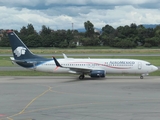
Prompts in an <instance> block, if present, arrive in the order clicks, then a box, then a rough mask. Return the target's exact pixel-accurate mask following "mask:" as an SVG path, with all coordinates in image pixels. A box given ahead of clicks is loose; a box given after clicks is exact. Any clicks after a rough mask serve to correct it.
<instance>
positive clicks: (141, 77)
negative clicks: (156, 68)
mask: <svg viewBox="0 0 160 120" xmlns="http://www.w3.org/2000/svg"><path fill="white" fill-rule="evenodd" d="M147 75H149V74H148V73H146V74H142V75H141V76H140V79H143V78H144V76H147Z"/></svg>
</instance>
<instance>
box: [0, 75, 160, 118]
mask: <svg viewBox="0 0 160 120" xmlns="http://www.w3.org/2000/svg"><path fill="white" fill-rule="evenodd" d="M159 119H160V78H159V77H158V76H145V78H144V79H139V76H106V78H105V79H91V78H86V79H84V80H78V79H77V76H41V77H30V76H28V77H24V76H9V77H2V76H1V77H0V120H159Z"/></svg>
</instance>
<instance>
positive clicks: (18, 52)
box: [7, 31, 39, 60]
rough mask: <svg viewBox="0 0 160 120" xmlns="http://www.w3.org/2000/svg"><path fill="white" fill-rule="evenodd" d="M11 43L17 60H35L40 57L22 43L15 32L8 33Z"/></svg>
mask: <svg viewBox="0 0 160 120" xmlns="http://www.w3.org/2000/svg"><path fill="white" fill-rule="evenodd" d="M7 33H8V37H9V42H10V45H11V47H12V53H13V56H14V59H15V60H22V59H34V58H39V56H37V55H34V54H33V53H32V52H31V51H30V50H29V49H28V48H27V46H26V45H25V44H24V43H23V42H22V41H21V39H20V38H19V37H18V36H17V35H16V34H15V33H14V32H13V31H8V32H7Z"/></svg>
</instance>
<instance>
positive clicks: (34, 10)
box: [0, 0, 160, 31]
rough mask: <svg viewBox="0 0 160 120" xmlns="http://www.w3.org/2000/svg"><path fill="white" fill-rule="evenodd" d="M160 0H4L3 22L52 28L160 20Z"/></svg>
mask: <svg viewBox="0 0 160 120" xmlns="http://www.w3.org/2000/svg"><path fill="white" fill-rule="evenodd" d="M159 8H160V2H159V1H158V0H152V1H150V0H134V1H133V0H127V1H126V0H101V1H99V0H76V1H74V0H66V1H65V2H64V0H63V1H62V0H43V1H40V0H14V1H10V2H8V1H4V0H0V11H1V12H0V18H1V22H0V26H1V28H3V29H17V30H20V29H21V27H22V26H27V25H28V24H33V26H34V27H35V29H36V30H37V31H38V30H40V29H41V27H42V25H46V26H48V27H50V28H52V29H72V23H74V28H75V29H76V28H84V22H86V21H87V20H90V21H91V22H92V23H93V24H94V27H96V28H102V27H104V26H105V25H106V24H110V25H112V26H113V27H118V26H120V25H126V24H128V25H130V24H131V23H136V24H143V23H145V24H159V23H160V15H159V12H160V9H159Z"/></svg>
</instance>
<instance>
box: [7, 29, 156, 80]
mask: <svg viewBox="0 0 160 120" xmlns="http://www.w3.org/2000/svg"><path fill="white" fill-rule="evenodd" d="M7 33H8V37H9V42H10V45H11V48H12V53H13V57H10V59H11V61H12V62H13V63H15V64H18V65H19V66H21V67H24V68H27V69H30V70H34V71H41V72H50V73H73V74H78V75H79V79H80V80H82V79H84V78H85V75H89V76H90V77H92V78H104V77H105V76H106V74H108V73H114V74H120V73H121V74H124V73H126V74H140V79H143V77H144V76H145V75H149V73H151V72H154V71H156V70H158V68H157V67H156V66H154V65H152V64H151V63H149V62H147V61H144V60H137V59H91V58H87V59H77V58H76V59H74V58H68V57H67V56H66V55H65V54H63V56H64V58H61V59H56V58H55V57H53V58H44V57H41V56H38V55H35V54H33V53H32V52H31V51H30V50H29V49H28V47H27V46H26V45H25V44H24V43H23V42H22V41H21V39H20V38H19V37H18V36H17V35H16V34H15V32H14V31H8V32H7Z"/></svg>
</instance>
